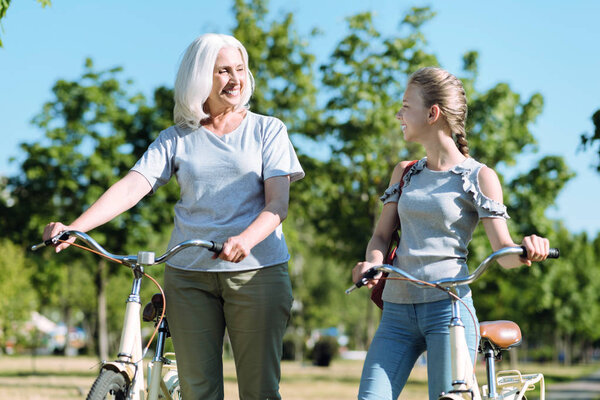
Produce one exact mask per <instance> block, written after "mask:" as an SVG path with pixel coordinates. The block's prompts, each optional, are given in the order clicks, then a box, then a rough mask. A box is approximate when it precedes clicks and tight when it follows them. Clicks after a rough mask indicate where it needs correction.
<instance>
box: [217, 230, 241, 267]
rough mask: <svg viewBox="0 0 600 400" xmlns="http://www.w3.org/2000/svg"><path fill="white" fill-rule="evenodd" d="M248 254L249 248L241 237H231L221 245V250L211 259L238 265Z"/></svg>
mask: <svg viewBox="0 0 600 400" xmlns="http://www.w3.org/2000/svg"><path fill="white" fill-rule="evenodd" d="M248 254H250V246H249V245H248V244H247V243H246V241H245V240H244V239H243V238H242V237H241V236H232V237H230V238H229V239H227V240H226V241H225V243H223V250H222V251H221V252H220V253H219V254H215V255H213V258H214V259H216V258H220V259H221V260H225V261H230V262H234V263H239V262H240V261H242V260H243V259H244V258H246V257H248Z"/></svg>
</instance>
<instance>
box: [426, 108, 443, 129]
mask: <svg viewBox="0 0 600 400" xmlns="http://www.w3.org/2000/svg"><path fill="white" fill-rule="evenodd" d="M441 114H442V110H440V106H438V105H437V104H434V105H432V106H431V107H429V112H428V114H427V122H429V124H430V125H431V124H435V123H436V122H437V120H438V119H440V115H441Z"/></svg>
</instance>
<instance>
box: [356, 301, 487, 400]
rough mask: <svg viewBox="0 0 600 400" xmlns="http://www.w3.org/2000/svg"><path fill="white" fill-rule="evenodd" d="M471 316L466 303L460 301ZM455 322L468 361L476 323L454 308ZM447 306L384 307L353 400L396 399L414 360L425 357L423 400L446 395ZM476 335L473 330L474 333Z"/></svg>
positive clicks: (448, 387)
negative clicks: (458, 323)
mask: <svg viewBox="0 0 600 400" xmlns="http://www.w3.org/2000/svg"><path fill="white" fill-rule="evenodd" d="M462 300H463V301H464V302H465V303H466V304H467V306H468V307H469V308H470V309H471V312H472V313H473V315H474V316H475V309H474V307H473V300H472V298H471V297H466V298H463V299H462ZM459 304H460V317H461V319H462V321H463V324H464V325H465V334H466V338H467V345H468V346H469V350H470V351H469V352H470V354H471V359H472V360H473V359H474V357H475V350H476V349H477V345H478V340H479V322H477V323H476V327H475V326H474V324H473V319H472V318H471V314H469V312H468V311H467V309H466V308H465V306H464V305H463V304H462V303H460V302H459ZM451 318H452V307H451V302H450V300H449V299H448V300H441V301H436V302H433V303H422V304H396V303H388V302H385V303H384V306H383V315H382V317H381V322H380V324H379V328H378V329H377V332H376V333H375V337H374V338H373V342H372V343H371V346H370V347H369V351H368V353H367V358H366V359H365V364H364V367H363V372H362V377H361V380H360V389H359V393H358V398H359V399H397V398H398V396H399V395H400V392H402V389H403V388H404V385H405V384H406V380H407V379H408V376H409V375H410V372H411V370H412V369H413V367H414V365H415V362H416V361H417V359H418V358H419V356H420V355H421V354H422V353H423V352H425V351H427V382H428V386H429V399H430V400H436V399H437V398H438V396H439V394H440V393H441V392H448V391H450V390H451V389H452V384H451V383H452V382H451V381H452V366H451V363H450V332H449V330H448V325H449V323H450V319H451ZM475 329H476V330H475Z"/></svg>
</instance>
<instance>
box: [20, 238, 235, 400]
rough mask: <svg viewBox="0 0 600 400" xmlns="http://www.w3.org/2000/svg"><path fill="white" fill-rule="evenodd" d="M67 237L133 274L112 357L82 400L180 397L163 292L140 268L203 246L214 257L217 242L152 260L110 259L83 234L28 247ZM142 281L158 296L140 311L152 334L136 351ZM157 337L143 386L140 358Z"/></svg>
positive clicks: (195, 243) (148, 255)
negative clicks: (151, 326)
mask: <svg viewBox="0 0 600 400" xmlns="http://www.w3.org/2000/svg"><path fill="white" fill-rule="evenodd" d="M70 237H76V238H79V239H81V240H82V241H83V242H85V243H86V244H87V245H89V246H90V247H91V248H92V249H90V248H88V247H85V246H80V245H78V244H76V243H72V244H71V245H73V246H77V247H81V248H83V249H86V250H89V251H92V252H93V253H96V254H98V255H100V256H102V257H104V258H106V259H108V260H110V261H113V262H116V263H119V264H123V265H125V266H127V267H129V268H131V270H132V271H133V283H132V286H131V293H130V294H129V296H128V298H127V302H126V306H125V307H126V308H125V319H124V322H123V330H122V332H121V341H120V344H119V352H118V354H117V358H116V359H115V360H114V361H108V362H104V363H103V364H102V367H101V368H100V373H99V375H98V377H97V378H96V381H95V382H94V384H93V385H92V387H91V389H90V392H89V394H88V395H87V400H100V399H118V400H145V399H148V400H158V399H165V400H180V399H181V398H182V397H181V393H180V389H179V378H178V375H177V364H176V362H175V358H174V356H175V355H174V354H173V353H166V354H165V353H164V347H165V342H166V340H167V338H169V336H170V333H169V325H168V323H167V319H166V316H165V300H164V293H163V291H162V288H161V287H160V285H159V284H158V282H156V280H154V279H153V278H152V277H151V276H149V275H148V274H146V273H145V272H144V267H146V266H150V265H157V264H162V263H164V262H165V261H167V260H168V259H169V258H171V257H172V256H174V255H175V254H177V253H179V252H180V251H181V250H183V249H186V248H188V247H203V248H205V249H207V250H209V251H212V252H214V253H220V252H221V250H222V249H223V244H221V243H215V242H212V241H205V240H188V241H185V242H182V243H180V244H178V245H176V246H174V247H173V248H171V249H169V250H168V251H167V252H166V253H165V254H163V255H162V256H160V257H158V258H155V255H154V253H153V252H148V251H140V252H139V253H138V254H137V255H115V254H111V253H109V252H108V251H106V250H105V249H104V248H103V247H102V246H100V245H99V244H98V243H97V242H96V241H95V240H94V239H92V238H91V237H90V236H89V235H87V234H86V233H83V232H79V231H65V232H62V233H60V234H59V235H57V236H55V237H53V238H51V239H48V240H46V241H45V242H43V243H40V244H37V245H35V246H32V247H31V249H32V250H37V249H39V248H41V247H44V246H51V245H56V244H58V243H61V242H66V241H67V240H68V239H69V238H70ZM144 277H147V278H149V279H151V280H152V281H153V282H154V283H155V284H156V285H157V287H158V288H159V290H160V293H158V294H155V295H154V296H152V300H151V301H150V302H149V303H148V304H147V305H146V306H145V308H144V311H143V316H142V318H143V319H144V321H154V323H155V331H154V334H153V335H152V338H151V339H150V340H149V341H148V344H147V346H146V347H145V349H144V350H142V334H141V323H140V311H141V305H142V303H141V299H140V289H141V285H142V279H143V278H144ZM157 333H158V335H157V340H156V349H155V354H154V357H153V359H152V361H151V362H149V363H148V382H146V381H145V379H144V368H143V360H144V356H145V355H146V352H147V351H148V348H149V346H150V344H151V343H152V341H153V340H152V339H153V338H154V336H155V335H156V334H157Z"/></svg>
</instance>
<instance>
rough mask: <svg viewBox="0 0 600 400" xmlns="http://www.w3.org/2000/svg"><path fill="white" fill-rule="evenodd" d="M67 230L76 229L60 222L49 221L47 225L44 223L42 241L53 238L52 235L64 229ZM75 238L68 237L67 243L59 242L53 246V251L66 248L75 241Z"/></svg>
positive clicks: (58, 251)
mask: <svg viewBox="0 0 600 400" xmlns="http://www.w3.org/2000/svg"><path fill="white" fill-rule="evenodd" d="M69 230H76V229H74V228H72V227H70V226H67V225H63V224H62V223H60V222H50V223H49V224H48V225H46V226H45V227H44V234H43V235H42V238H43V240H44V241H46V240H48V239H50V238H53V237H54V236H56V235H58V234H59V233H61V232H64V231H69ZM75 239H76V238H74V237H73V238H69V239H68V240H67V242H68V243H64V242H62V243H59V244H57V245H56V246H54V249H55V250H54V251H56V252H57V253H60V251H61V250H64V249H66V248H67V247H69V246H70V245H71V243H73V242H74V241H75Z"/></svg>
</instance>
